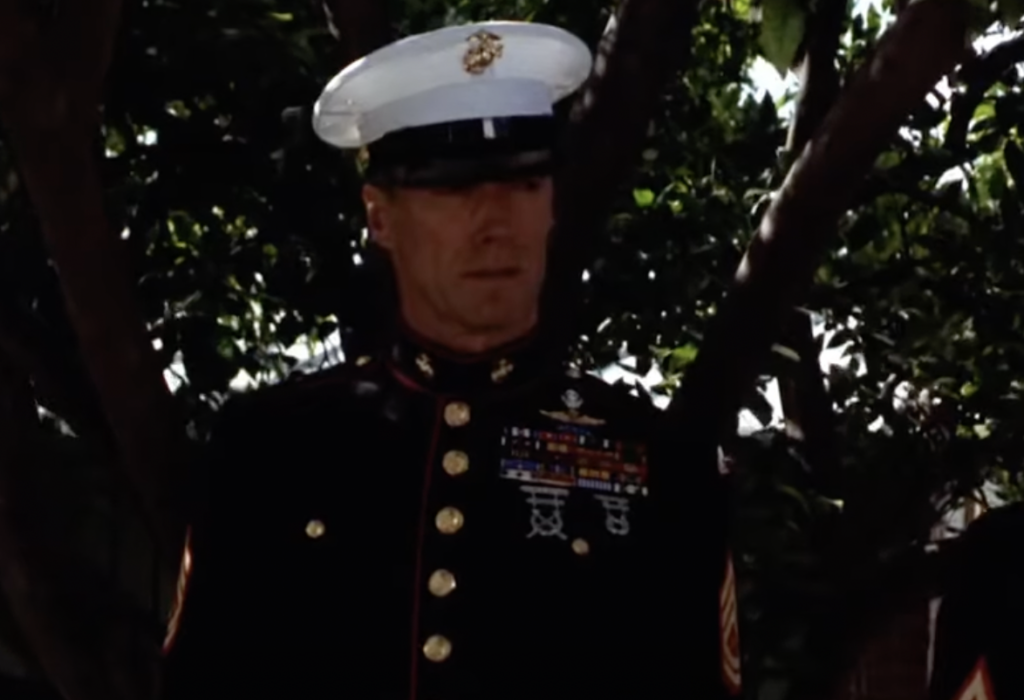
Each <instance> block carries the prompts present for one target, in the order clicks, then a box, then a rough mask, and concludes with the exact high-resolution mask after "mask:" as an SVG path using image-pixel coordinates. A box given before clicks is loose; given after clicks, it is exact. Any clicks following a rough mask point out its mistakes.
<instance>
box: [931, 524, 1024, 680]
mask: <svg viewBox="0 0 1024 700" xmlns="http://www.w3.org/2000/svg"><path fill="white" fill-rule="evenodd" d="M954 546H955V547H957V549H958V550H959V558H958V562H957V566H956V571H955V573H954V576H953V580H952V581H951V583H950V584H949V585H948V586H947V590H946V593H945V595H944V596H943V598H942V602H941V604H940V607H939V616H938V622H937V624H936V635H935V657H934V663H933V669H934V670H933V671H932V680H931V698H932V700H1016V699H1017V698H1024V635H1022V634H1021V629H1024V566H1022V565H1021V562H1022V556H1021V553H1022V552H1024V504H1014V505H1011V506H1005V507H1002V508H997V509H996V510H992V511H989V512H988V513H986V514H985V515H983V516H982V517H981V518H979V519H978V520H976V521H975V522H973V523H971V525H970V527H968V528H967V532H966V533H964V534H963V535H962V538H961V541H960V542H957V543H955V544H954Z"/></svg>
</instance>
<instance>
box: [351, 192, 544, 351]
mask: <svg viewBox="0 0 1024 700" xmlns="http://www.w3.org/2000/svg"><path fill="white" fill-rule="evenodd" d="M363 199H364V201H365V203H366V206H367V213H368V219H369V224H370V229H371V231H372V232H373V236H374V240H375V241H376V243H377V244H378V245H380V246H381V247H383V248H384V249H386V250H387V251H388V252H389V253H390V257H391V260H392V263H393V266H394V269H395V275H396V278H397V282H398V288H399V293H400V295H401V298H402V310H403V313H404V314H405V317H406V320H407V321H408V322H410V323H411V324H412V325H413V326H414V328H416V327H417V326H427V327H429V328H430V329H431V330H434V329H436V330H438V331H439V332H440V333H441V334H447V335H451V334H455V335H459V334H462V335H470V336H471V335H493V336H499V337H500V336H506V335H508V336H510V337H509V338H508V339H512V338H514V337H515V336H516V335H517V334H520V333H525V332H527V331H528V330H529V329H530V328H531V327H532V326H533V325H534V323H535V322H536V319H537V306H538V299H539V296H540V290H541V285H542V283H543V280H544V268H545V263H546V253H547V243H548V235H549V232H550V230H551V227H552V224H553V211H552V183H551V178H550V177H544V178H532V179H525V180H520V181H513V182H501V183H485V184H481V185H476V186H472V187H468V188H460V189H450V190H445V189H421V188H398V189H395V190H391V191H388V192H384V191H382V190H380V189H378V188H376V187H373V186H370V185H367V186H366V187H365V188H364V190H363ZM417 330H423V329H422V328H417Z"/></svg>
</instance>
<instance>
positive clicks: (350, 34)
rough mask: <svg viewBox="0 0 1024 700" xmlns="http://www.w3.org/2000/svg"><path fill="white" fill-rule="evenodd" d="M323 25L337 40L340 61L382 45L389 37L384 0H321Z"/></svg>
mask: <svg viewBox="0 0 1024 700" xmlns="http://www.w3.org/2000/svg"><path fill="white" fill-rule="evenodd" d="M321 7H323V10H324V14H325V15H326V16H327V27H328V29H330V30H331V34H333V35H334V38H335V39H337V40H338V42H339V43H340V44H341V60H342V63H343V64H347V63H350V62H351V61H355V60H356V59H358V58H361V57H362V56H365V55H366V54H368V53H370V52H371V51H375V50H376V49H379V48H380V47H382V46H384V45H385V44H387V43H388V42H390V41H391V39H392V33H393V32H392V27H391V22H390V21H389V19H388V7H387V2H385V0H322V2H321Z"/></svg>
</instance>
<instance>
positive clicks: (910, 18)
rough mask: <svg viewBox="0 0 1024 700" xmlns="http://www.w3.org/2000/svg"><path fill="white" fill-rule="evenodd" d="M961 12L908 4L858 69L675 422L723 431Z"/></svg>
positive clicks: (958, 6)
mask: <svg viewBox="0 0 1024 700" xmlns="http://www.w3.org/2000/svg"><path fill="white" fill-rule="evenodd" d="M967 16H968V4H967V2H966V1H965V0H922V1H921V2H917V3H913V4H911V5H910V6H909V7H907V9H906V10H905V11H904V12H903V13H902V14H901V15H900V17H899V19H898V20H897V22H896V24H895V25H894V26H893V27H892V28H890V30H889V31H888V32H886V34H885V36H883V37H882V39H881V40H880V41H879V43H878V46H877V47H876V49H875V51H874V53H873V54H872V56H871V57H870V58H869V59H868V60H867V61H866V62H865V64H864V65H863V66H861V68H860V69H859V70H858V72H857V74H856V75H855V76H854V79H853V80H852V81H851V84H850V86H849V87H848V88H847V90H846V91H845V93H844V94H843V95H842V96H841V97H840V99H839V100H838V102H837V103H836V104H835V105H834V106H833V108H832V109H831V110H830V111H829V113H828V116H827V117H826V119H825V121H824V123H823V124H822V125H821V126H820V128H819V129H818V130H817V131H816V132H815V135H814V136H813V137H812V138H811V139H810V141H809V142H808V144H807V146H806V147H805V148H804V150H803V152H802V154H801V155H800V157H799V158H798V159H797V160H796V162H795V163H794V165H793V167H792V168H791V169H790V171H789V174H788V176H787V177H786V181H785V182H784V183H783V185H782V187H781V189H780V190H779V192H778V193H777V195H776V196H775V199H774V200H773V202H772V204H771V206H770V207H769V209H768V211H767V212H766V213H765V216H764V218H763V219H762V221H761V225H760V227H759V229H758V233H757V235H756V236H755V238H754V240H753V241H752V242H751V244H750V247H749V248H748V250H747V253H746V255H745V256H744V258H743V261H742V263H741V264H740V267H739V269H738V270H737V272H736V276H735V278H734V281H733V284H732V287H731V289H730V291H729V294H728V296H727V298H726V300H725V302H724V303H723V305H722V307H721V309H720V311H719V313H718V315H717V317H716V318H715V319H714V321H713V323H712V326H711V329H710V330H709V332H708V334H707V336H706V338H705V340H704V343H703V345H702V346H701V349H700V353H699V354H698V356H697V359H696V361H695V362H694V364H693V365H692V366H691V368H690V370H689V371H688V372H687V374H686V377H685V378H684V380H683V384H682V386H681V387H680V389H679V391H677V392H676V395H675V396H674V397H673V400H672V403H671V404H670V407H669V412H670V415H671V417H672V422H673V424H674V425H677V426H684V427H685V430H686V431H687V433H688V434H693V435H706V434H715V435H722V434H723V432H724V430H725V427H726V426H727V425H728V424H729V421H730V420H731V418H732V417H733V416H734V415H735V413H736V411H738V410H739V408H740V402H741V398H742V396H743V392H744V391H745V390H746V389H747V388H749V387H750V386H751V385H752V383H753V382H754V380H755V379H756V377H757V374H758V372H759V370H760V369H761V366H762V363H763V361H764V358H766V357H767V355H768V352H769V350H770V348H771V345H772V343H773V342H775V340H776V339H777V338H778V337H779V335H780V332H781V330H782V326H783V324H784V322H785V319H786V316H787V314H788V312H789V310H790V309H791V308H792V306H793V305H794V304H795V303H796V302H797V301H798V300H799V299H800V298H801V297H802V296H803V295H804V294H805V293H806V289H807V287H808V285H809V283H810V281H811V279H812V277H813V274H814V270H815V268H816V267H817V266H818V264H819V262H820V260H821V256H822V254H823V252H824V250H825V248H826V246H827V245H828V242H829V240H830V238H829V237H830V234H832V233H833V232H834V231H835V226H836V223H837V221H838V219H839V217H840V216H841V215H842V213H843V212H844V211H845V210H846V209H847V208H848V207H849V206H850V204H851V203H852V202H853V200H854V198H855V195H856V189H857V187H858V186H859V185H860V184H861V183H862V181H863V180H864V177H865V176H866V175H867V174H868V172H870V170H871V167H872V165H873V164H874V161H875V158H876V157H877V156H878V154H879V153H881V151H882V150H883V148H884V147H885V146H886V145H887V144H888V143H889V142H890V140H891V139H892V138H893V137H894V136H895V135H896V133H897V130H898V129H899V127H900V125H901V124H902V123H903V121H904V120H905V119H906V117H907V115H908V114H909V113H910V111H911V110H912V109H914V108H915V107H916V106H917V105H919V104H920V102H921V100H923V99H924V97H925V96H926V95H927V93H928V91H929V90H930V89H931V88H932V86H934V85H935V83H936V82H937V81H938V80H939V78H941V77H942V76H943V75H945V74H947V73H949V72H950V71H951V70H952V69H953V67H954V66H955V65H956V63H957V62H958V61H959V60H960V58H961V56H962V55H963V52H964V46H965V45H966V38H967Z"/></svg>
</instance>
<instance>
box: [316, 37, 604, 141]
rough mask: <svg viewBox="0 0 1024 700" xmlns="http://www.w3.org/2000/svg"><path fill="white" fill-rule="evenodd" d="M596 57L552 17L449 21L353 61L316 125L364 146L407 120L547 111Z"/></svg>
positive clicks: (320, 106) (320, 108) (420, 122)
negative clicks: (553, 23) (543, 19)
mask: <svg viewBox="0 0 1024 700" xmlns="http://www.w3.org/2000/svg"><path fill="white" fill-rule="evenodd" d="M592 63H593V57H592V55H591V53H590V49H588V48H587V46H586V44H584V43H583V42H582V41H581V40H580V39H578V38H577V37H576V36H574V35H573V34H571V33H569V32H567V31H565V30H563V29H559V28H558V27H552V26H550V25H545V24H535V23H530V22H482V23H476V24H467V25H462V26H457V27H446V28H444V29H438V30H436V31H432V32H427V33H425V34H417V35H415V36H411V37H408V38H406V39H402V40H400V41H397V42H395V43H393V44H390V45H388V46H385V47H384V48H382V49H379V50H377V51H375V52H373V53H371V54H369V55H368V56H365V57H364V58H361V59H359V60H358V61H355V62H354V63H352V64H350V65H348V66H347V67H346V68H345V69H344V70H342V71H341V72H340V73H338V74H337V75H336V76H334V78H333V79H332V80H331V81H330V82H329V83H328V84H327V87H325V88H324V90H323V93H322V94H321V95H320V98H319V99H318V100H317V101H316V104H315V105H314V108H313V129H314V130H315V131H316V133H317V135H318V136H319V137H320V138H321V139H323V140H324V141H326V142H327V143H329V144H332V145H334V146H337V147H339V148H361V147H362V146H366V145H369V144H370V143H373V142H374V141H376V140H378V139H380V138H382V137H384V136H385V135H387V134H388V133H391V132H393V131H399V130H401V129H407V128H410V127H417V126H429V125H433V124H443V123H445V122H453V121H460V120H466V119H497V118H501V117H518V116H542V115H549V114H551V113H552V108H553V106H554V104H555V103H556V102H558V101H559V100H561V99H562V98H563V97H566V96H567V95H570V94H571V93H573V92H575V91H576V90H577V89H578V88H579V87H580V86H581V85H582V84H583V82H584V81H585V80H586V78H587V76H588V75H589V74H590V69H591V66H592Z"/></svg>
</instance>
